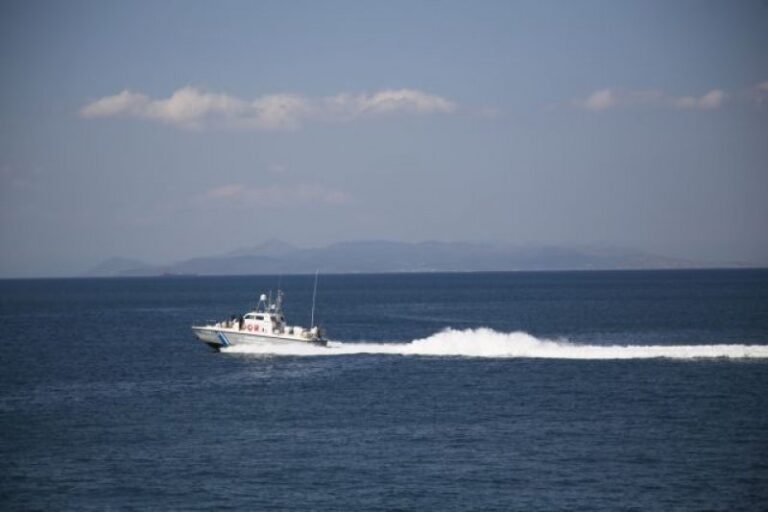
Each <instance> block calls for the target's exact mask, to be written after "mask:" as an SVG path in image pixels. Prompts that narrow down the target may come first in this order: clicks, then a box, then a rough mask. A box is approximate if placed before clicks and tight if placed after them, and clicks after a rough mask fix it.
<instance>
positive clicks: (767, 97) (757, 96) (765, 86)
mask: <svg viewBox="0 0 768 512" xmlns="http://www.w3.org/2000/svg"><path fill="white" fill-rule="evenodd" d="M749 97H750V99H751V100H752V101H754V102H755V103H757V104H758V105H760V106H763V105H766V104H768V80H766V81H765V82H760V83H759V84H757V85H755V86H753V87H752V88H751V89H750V91H749Z"/></svg>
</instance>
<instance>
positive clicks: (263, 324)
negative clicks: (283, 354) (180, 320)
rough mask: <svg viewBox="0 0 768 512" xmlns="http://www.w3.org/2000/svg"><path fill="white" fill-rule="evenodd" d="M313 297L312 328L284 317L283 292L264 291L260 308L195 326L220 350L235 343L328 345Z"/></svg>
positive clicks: (201, 334)
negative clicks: (317, 317) (316, 320)
mask: <svg viewBox="0 0 768 512" xmlns="http://www.w3.org/2000/svg"><path fill="white" fill-rule="evenodd" d="M314 302H315V301H314V296H313V298H312V321H311V323H312V324H313V325H311V326H310V328H309V329H306V328H304V327H299V326H289V325H288V324H286V322H285V317H284V316H283V292H282V291H280V290H278V292H277V298H276V300H275V301H274V302H273V301H272V294H271V292H270V294H269V296H267V295H266V294H262V295H261V297H259V303H258V304H257V305H256V309H255V310H253V311H249V312H248V313H245V314H244V315H241V316H232V317H230V318H229V319H227V320H222V321H221V322H216V323H215V324H212V325H199V326H198V325H193V326H192V331H193V332H194V333H195V336H197V337H198V338H200V339H201V340H202V341H204V342H205V343H206V344H207V345H208V346H210V347H211V348H213V349H214V350H216V351H219V350H221V349H222V348H225V347H229V346H231V345H261V344H268V343H311V344H313V345H322V346H326V345H327V344H328V340H326V339H325V338H324V337H323V333H322V332H321V330H320V328H319V327H318V326H316V325H314V322H315V305H314Z"/></svg>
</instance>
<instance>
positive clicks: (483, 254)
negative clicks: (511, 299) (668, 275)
mask: <svg viewBox="0 0 768 512" xmlns="http://www.w3.org/2000/svg"><path fill="white" fill-rule="evenodd" d="M711 266H712V265H711V264H710V265H704V264H701V263H697V262H693V261H688V260H683V259H677V258H668V257H664V256H656V255H652V254H646V253H642V252H639V251H633V250H630V249H616V248H564V247H527V248H520V247H509V246H502V245H493V244H478V243H463V242H421V243H406V242H390V241H362V242H340V243H335V244H331V245H328V246H326V247H318V248H299V247H295V246H293V245H291V244H289V243H286V242H283V241H281V240H268V241H266V242H264V243H262V244H260V245H257V246H254V247H248V248H241V249H238V250H235V251H232V252H230V253H227V254H222V255H220V256H211V257H201V258H192V259H188V260H182V261H177V262H174V263H170V264H168V265H151V264H148V263H144V262H142V261H139V260H135V259H128V258H111V259H109V260H106V261H104V262H102V263H101V264H99V265H97V266H96V267H93V268H92V269H90V270H89V271H87V272H86V273H85V274H84V275H85V276H88V277H121V276H122V277H127V276H161V275H179V274H182V275H201V276H210V275H250V274H308V273H313V272H314V271H315V270H316V269H320V271H321V272H325V273H368V272H370V273H386V272H459V271H470V272H471V271H494V270H496V271H514V270H629V269H679V268H703V267H711ZM722 266H730V267H737V266H740V265H734V264H724V265H722Z"/></svg>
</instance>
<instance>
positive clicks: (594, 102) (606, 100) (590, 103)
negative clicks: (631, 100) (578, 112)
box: [580, 89, 617, 110]
mask: <svg viewBox="0 0 768 512" xmlns="http://www.w3.org/2000/svg"><path fill="white" fill-rule="evenodd" d="M616 103H617V101H616V93H614V92H613V91H611V90H610V89H601V90H599V91H595V92H593V93H592V94H591V95H590V96H589V97H588V98H587V99H585V100H583V101H581V102H580V105H581V107H582V108H585V109H587V110H605V109H607V108H611V107H613V106H615V105H616Z"/></svg>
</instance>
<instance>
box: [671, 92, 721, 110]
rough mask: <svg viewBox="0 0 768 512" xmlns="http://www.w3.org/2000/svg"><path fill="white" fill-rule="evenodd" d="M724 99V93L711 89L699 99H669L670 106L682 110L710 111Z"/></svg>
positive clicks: (690, 97) (684, 97)
mask: <svg viewBox="0 0 768 512" xmlns="http://www.w3.org/2000/svg"><path fill="white" fill-rule="evenodd" d="M724 99H725V93H724V92H723V91H721V90H720V89H712V90H711V91H709V92H708V93H706V94H705V95H703V96H701V97H700V98H694V97H692V96H683V97H680V98H670V102H671V104H672V106H674V107H676V108H682V109H698V110H712V109H715V108H718V107H720V105H722V103H723V100H724Z"/></svg>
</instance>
